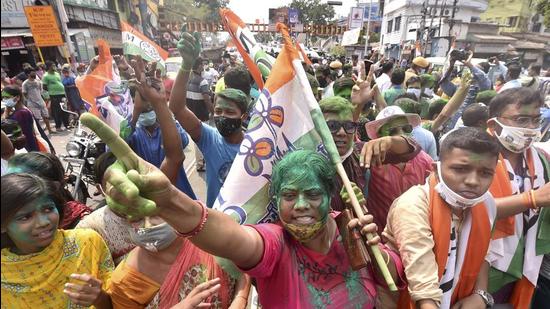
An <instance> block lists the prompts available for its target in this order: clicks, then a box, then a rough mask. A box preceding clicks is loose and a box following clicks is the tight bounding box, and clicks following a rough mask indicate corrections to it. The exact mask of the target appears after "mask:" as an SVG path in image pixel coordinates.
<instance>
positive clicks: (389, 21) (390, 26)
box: [387, 19, 393, 33]
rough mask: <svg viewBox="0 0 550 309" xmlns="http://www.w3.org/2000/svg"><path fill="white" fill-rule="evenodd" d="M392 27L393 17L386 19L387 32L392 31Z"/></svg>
mask: <svg viewBox="0 0 550 309" xmlns="http://www.w3.org/2000/svg"><path fill="white" fill-rule="evenodd" d="M392 27H393V19H390V20H388V31H387V33H390V32H391V31H392Z"/></svg>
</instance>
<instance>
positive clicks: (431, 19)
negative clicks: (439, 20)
mask: <svg viewBox="0 0 550 309" xmlns="http://www.w3.org/2000/svg"><path fill="white" fill-rule="evenodd" d="M438 2H439V0H435V9H436V10H437V4H438ZM434 18H435V14H433V8H432V9H431V10H430V28H429V29H428V35H427V36H426V45H424V52H423V54H424V55H425V54H426V49H427V48H428V40H429V41H430V42H433V40H430V33H431V31H432V26H433V24H434ZM430 54H431V52H430Z"/></svg>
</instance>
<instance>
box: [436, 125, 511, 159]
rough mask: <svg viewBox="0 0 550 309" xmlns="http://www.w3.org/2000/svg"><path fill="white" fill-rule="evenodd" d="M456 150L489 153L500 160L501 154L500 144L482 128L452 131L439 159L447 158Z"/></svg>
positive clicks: (443, 142) (441, 148) (463, 128)
mask: <svg viewBox="0 0 550 309" xmlns="http://www.w3.org/2000/svg"><path fill="white" fill-rule="evenodd" d="M454 148H459V149H463V150H468V151H471V152H473V153H477V154H481V153H487V154H490V155H491V156H493V157H494V158H495V161H496V160H497V159H498V154H499V153H500V144H499V143H498V141H497V139H496V138H495V137H494V136H491V135H489V133H487V132H485V131H484V130H482V129H480V128H475V127H461V128H458V129H456V130H454V131H451V132H450V133H449V134H448V135H447V136H446V137H445V138H444V139H443V140H442V141H441V145H440V153H439V157H440V159H441V160H443V159H444V158H445V156H446V155H447V154H449V153H450V152H451V151H452V150H453V149H454Z"/></svg>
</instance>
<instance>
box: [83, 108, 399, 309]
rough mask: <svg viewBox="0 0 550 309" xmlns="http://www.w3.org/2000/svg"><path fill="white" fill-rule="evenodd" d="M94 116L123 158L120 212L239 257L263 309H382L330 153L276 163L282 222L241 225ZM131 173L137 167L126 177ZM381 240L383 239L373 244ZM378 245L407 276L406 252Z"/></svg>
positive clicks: (111, 182)
mask: <svg viewBox="0 0 550 309" xmlns="http://www.w3.org/2000/svg"><path fill="white" fill-rule="evenodd" d="M86 116H88V115H85V116H83V122H84V123H85V124H86V125H87V126H88V127H90V128H92V129H94V131H96V133H99V135H100V137H101V138H102V139H103V140H104V141H107V143H108V144H109V147H110V148H111V149H112V150H113V153H115V155H116V156H117V157H118V158H119V160H120V161H118V162H119V164H117V165H116V166H114V168H111V170H110V172H108V173H107V176H106V177H107V181H108V186H107V190H106V192H107V193H108V195H109V197H110V198H111V199H112V201H113V202H114V203H116V204H117V205H118V210H119V211H123V212H125V213H127V215H130V216H134V217H141V216H150V215H158V216H160V217H161V218H163V219H164V220H165V221H166V222H168V223H169V224H170V225H171V226H172V227H173V228H174V229H175V230H176V231H179V232H178V233H179V234H180V236H184V237H190V240H191V241H192V242H193V243H194V244H195V245H196V246H197V247H199V248H201V249H203V250H204V251H206V252H209V253H211V254H213V255H217V256H220V257H224V258H227V259H229V260H231V261H233V263H234V264H235V265H237V266H238V267H239V268H240V269H242V270H243V271H244V272H246V273H248V274H250V275H251V277H253V278H255V280H256V283H257V287H258V293H259V296H260V303H261V304H262V307H263V308H300V309H302V308H350V307H354V308H373V307H374V304H375V300H376V288H375V284H376V283H377V282H378V281H377V280H376V278H382V277H381V275H380V274H379V273H378V270H377V269H376V267H372V266H370V265H369V267H367V268H365V269H362V270H360V271H354V270H352V269H351V266H350V262H349V259H348V257H347V255H346V253H345V251H344V246H343V244H342V242H341V237H339V236H340V235H339V232H338V228H337V225H336V222H335V220H334V216H335V214H333V213H330V212H329V209H330V196H331V192H332V187H333V185H334V184H333V180H334V177H335V171H334V169H333V168H332V165H331V164H330V162H329V161H328V160H327V159H326V158H325V157H323V156H321V155H319V154H317V153H315V152H312V151H307V150H297V151H294V152H291V153H288V154H286V155H285V157H283V159H282V160H281V161H279V162H278V163H277V164H276V165H275V166H274V168H273V174H272V185H271V190H270V193H271V195H272V196H273V202H274V203H275V204H276V205H277V206H278V212H279V218H280V223H279V224H258V225H245V226H241V225H239V224H237V223H236V222H235V221H234V219H233V218H231V217H230V216H228V215H226V214H224V213H221V212H218V211H216V210H213V209H208V208H206V207H204V206H203V205H202V204H200V203H199V202H197V201H194V200H192V199H190V198H189V197H188V196H186V195H185V194H184V193H182V192H181V191H179V190H178V189H177V188H175V187H174V186H172V185H171V184H170V181H169V180H168V179H167V178H166V176H164V174H162V173H161V172H160V171H159V170H158V169H157V168H156V167H154V166H152V165H150V164H148V163H147V162H145V161H143V160H142V159H140V158H139V157H138V156H137V155H135V154H134V153H133V152H132V150H131V149H130V148H129V147H128V145H126V144H125V143H124V142H123V141H122V140H121V139H119V138H118V137H117V136H116V133H114V131H112V130H106V127H105V125H104V124H102V123H101V121H99V120H97V119H95V118H94V117H86ZM128 170H132V171H130V172H128V174H126V173H125V171H128ZM144 197H146V198H147V199H149V200H145V199H144ZM151 200H152V201H154V202H155V204H156V205H157V207H155V205H154V204H153V203H151ZM372 221H373V218H372V216H370V215H368V216H366V217H365V218H364V219H363V220H362V221H361V222H360V221H359V220H357V219H354V220H352V221H351V222H350V227H352V228H360V230H361V233H367V232H375V231H376V224H374V223H372ZM379 242H380V238H379V237H375V238H374V239H373V240H372V241H370V242H369V244H370V245H377V244H378V243H379ZM378 245H379V246H381V249H382V255H383V257H384V258H385V261H387V263H388V266H389V269H390V272H391V273H392V276H393V277H394V280H395V281H398V279H400V278H401V277H400V276H399V275H398V271H399V273H400V274H402V265H401V262H400V260H399V257H398V255H397V254H395V253H394V252H392V251H391V250H389V249H387V248H386V247H384V246H382V245H380V244H378ZM400 282H401V283H402V281H400Z"/></svg>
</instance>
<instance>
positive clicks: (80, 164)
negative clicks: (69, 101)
mask: <svg viewBox="0 0 550 309" xmlns="http://www.w3.org/2000/svg"><path fill="white" fill-rule="evenodd" d="M61 109H62V110H63V111H64V112H66V113H69V114H71V116H73V117H75V118H76V119H78V114H77V113H74V112H72V111H69V110H67V109H66V105H65V104H64V103H62V104H61ZM65 150H66V151H67V154H66V155H62V156H61V158H62V159H63V160H64V161H65V162H66V164H67V165H66V168H65V175H66V177H67V186H68V188H67V189H68V190H69V191H70V192H71V194H72V195H73V198H74V199H75V200H77V201H80V202H82V203H84V204H85V203H86V200H87V199H88V198H89V197H90V194H89V192H88V189H89V187H90V186H92V187H95V185H96V179H95V175H94V162H95V159H97V157H99V155H101V154H102V153H104V152H105V143H103V142H102V141H101V139H99V138H98V137H97V135H95V133H93V132H87V131H85V130H83V129H82V126H81V124H80V121H79V120H77V121H76V128H75V129H74V133H73V136H72V137H71V139H70V141H69V142H68V143H67V145H66V146H65Z"/></svg>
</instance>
